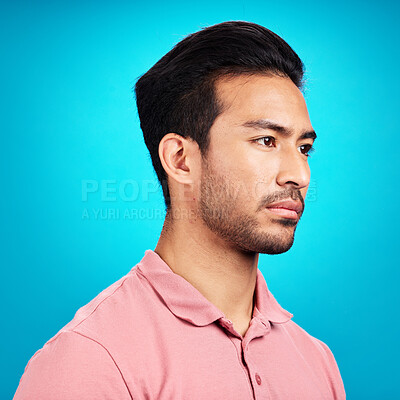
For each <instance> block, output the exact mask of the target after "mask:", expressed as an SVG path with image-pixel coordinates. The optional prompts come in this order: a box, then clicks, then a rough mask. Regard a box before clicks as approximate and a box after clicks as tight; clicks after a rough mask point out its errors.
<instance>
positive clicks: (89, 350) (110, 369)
mask: <svg viewBox="0 0 400 400" xmlns="http://www.w3.org/2000/svg"><path fill="white" fill-rule="evenodd" d="M144 285H146V282H144V280H143V279H142V278H141V277H140V275H139V274H137V271H136V268H132V270H131V271H130V272H129V273H128V274H127V275H125V276H124V277H122V278H121V279H119V280H118V281H116V282H114V283H113V284H112V285H110V286H109V287H107V288H106V289H104V290H103V291H102V292H101V293H99V294H98V295H97V296H96V297H95V298H94V299H92V300H91V301H90V302H89V303H87V304H86V305H84V306H83V307H81V308H80V309H79V310H78V311H77V312H76V314H75V316H74V318H73V319H72V320H71V321H70V322H69V323H68V324H67V325H65V326H64V327H63V328H62V329H61V330H60V331H59V332H57V334H56V335H55V336H53V337H52V338H51V339H49V340H48V341H47V342H46V343H45V345H44V346H43V347H42V348H41V349H40V350H38V351H37V352H36V353H35V354H34V355H33V356H32V358H31V359H30V360H29V362H28V364H27V366H26V368H25V371H24V374H23V376H22V378H21V380H20V384H19V386H18V390H17V392H16V395H15V400H22V399H28V398H29V399H32V398H40V399H42V400H45V399H49V400H50V399H51V400H56V399H62V400H65V399H70V398H71V399H77V398H79V399H86V398H90V399H92V398H96V399H103V398H121V399H130V398H131V397H130V396H129V391H128V389H127V388H126V385H125V382H124V377H123V375H122V374H121V372H120V369H119V365H118V359H117V357H116V354H115V353H117V352H116V351H115V349H116V347H115V346H113V344H114V343H115V342H116V341H118V335H116V332H117V333H118V332H121V331H124V329H121V324H123V323H124V321H125V323H126V321H131V320H132V319H129V318H127V315H129V314H132V313H133V314H134V310H135V309H138V308H140V304H138V302H139V301H140V299H142V301H143V297H146V294H145V293H146V290H145V289H144V288H143V286H144ZM125 331H126V330H125ZM117 349H118V347H117ZM62 393H68V395H66V394H65V395H62ZM83 393H88V396H87V397H84V395H83ZM68 396H69V397H68Z"/></svg>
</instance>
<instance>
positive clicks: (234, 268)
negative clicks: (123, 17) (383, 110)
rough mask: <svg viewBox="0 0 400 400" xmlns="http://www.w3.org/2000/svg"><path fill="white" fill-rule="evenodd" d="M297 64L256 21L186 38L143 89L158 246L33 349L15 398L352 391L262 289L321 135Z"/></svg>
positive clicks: (294, 215)
mask: <svg viewBox="0 0 400 400" xmlns="http://www.w3.org/2000/svg"><path fill="white" fill-rule="evenodd" d="M302 79H303V64H302V62H301V60H300V59H299V57H298V56H297V55H296V53H295V52H294V51H293V50H292V49H291V48H290V47H289V45H288V44H287V43H286V42H285V41H283V40H282V39H281V38H280V37H278V36H277V35H276V34H274V33H273V32H271V31H269V30H267V29H266V28H264V27H261V26H259V25H256V24H252V23H247V22H239V21H231V22H226V23H222V24H218V25H214V26H211V27H208V28H206V29H203V30H201V31H199V32H196V33H194V34H192V35H189V36H188V37H186V38H185V39H183V40H182V41H181V42H180V43H178V44H177V45H176V46H175V47H174V48H173V49H172V50H171V51H170V52H169V53H168V54H166V55H165V56H164V57H163V58H162V59H161V60H159V61H158V62H157V63H156V64H155V65H154V66H153V67H152V68H151V69H150V70H149V71H148V72H147V73H146V74H144V75H143V76H142V77H141V78H140V79H139V80H138V82H137V84H136V99H137V105H138V110H139V117H140V122H141V128H142V130H143V133H144V138H145V142H146V145H147V147H148V149H149V152H150V155H151V158H152V162H153V165H154V168H155V171H156V173H157V176H158V178H159V180H160V183H161V185H162V188H163V193H164V197H165V204H166V208H167V213H166V218H165V223H164V226H163V229H162V232H161V235H160V238H159V241H158V244H157V246H156V248H155V249H154V251H153V250H146V252H145V254H144V257H143V258H142V260H141V261H140V262H139V263H138V264H137V265H136V266H135V267H134V268H133V269H132V270H131V271H130V272H129V273H128V274H127V275H126V276H125V277H123V278H121V279H120V280H119V281H118V282H116V283H114V284H113V285H112V286H110V287H109V288H107V289H106V290H104V291H103V292H102V293H100V294H99V295H98V296H97V297H96V298H95V299H94V300H92V301H91V302H90V303H89V304H87V305H86V306H84V307H83V308H81V309H80V310H79V311H78V312H77V314H76V315H75V317H74V319H73V320H72V321H71V322H70V323H69V324H68V325H66V326H65V327H64V328H63V329H62V330H61V331H60V332H59V333H58V334H57V335H56V336H55V337H53V338H52V339H51V340H49V341H48V342H47V343H46V344H45V346H44V347H43V349H41V350H39V351H38V352H37V353H36V354H35V355H34V356H33V357H32V359H31V360H30V362H29V363H28V366H27V368H26V370H25V373H24V375H23V377H22V379H21V382H20V386H19V388H18V390H17V393H16V395H15V399H16V400H21V399H49V400H50V399H51V400H56V399H60V400H61V399H62V400H67V399H68V400H69V399H71V400H72V399H96V400H99V399H119V400H125V399H143V400H144V399H221V398H226V399H230V400H231V399H240V400H243V399H290V400H294V399H306V400H313V399H315V400H322V399H345V391H344V387H343V383H342V380H341V377H340V373H339V370H338V367H337V364H336V362H335V359H334V356H333V355H332V353H331V351H330V350H329V348H328V347H327V345H326V344H324V343H323V342H321V341H320V340H318V339H316V338H314V337H312V336H310V335H309V334H307V333H306V332H305V331H304V330H303V329H302V328H300V327H299V326H298V325H297V324H296V323H295V322H293V321H292V320H291V318H292V316H293V315H292V314H291V313H289V312H288V311H286V310H284V309H283V308H282V307H281V306H280V305H279V304H278V303H277V301H276V300H275V299H274V297H273V296H272V294H271V293H270V292H269V291H268V288H267V285H266V282H265V280H264V278H263V276H262V274H261V272H260V270H259V269H258V267H257V264H258V257H259V253H266V254H279V253H283V252H286V251H288V250H289V249H290V247H291V246H292V243H293V239H294V232H295V229H296V227H297V224H298V222H299V219H300V217H301V215H302V213H303V210H304V198H305V196H306V192H307V188H308V185H309V180H310V168H309V165H308V157H309V155H310V152H311V151H312V149H313V142H314V140H315V139H316V134H315V132H314V130H313V127H312V125H311V122H310V119H309V115H308V112H307V107H306V104H305V101H304V98H303V95H302V93H301V91H300V88H301V85H302Z"/></svg>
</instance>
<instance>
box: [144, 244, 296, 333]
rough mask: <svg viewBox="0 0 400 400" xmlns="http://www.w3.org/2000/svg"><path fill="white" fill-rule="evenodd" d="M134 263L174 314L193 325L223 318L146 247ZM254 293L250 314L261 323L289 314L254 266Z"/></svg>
mask: <svg viewBox="0 0 400 400" xmlns="http://www.w3.org/2000/svg"><path fill="white" fill-rule="evenodd" d="M136 267H137V268H138V270H139V272H140V273H141V275H143V276H144V277H145V278H146V279H147V281H148V282H149V283H150V285H151V286H152V287H153V289H154V290H155V291H156V292H157V293H158V294H159V295H160V296H161V298H162V299H163V300H164V302H165V304H166V306H167V307H168V308H169V310H170V311H171V312H172V313H173V314H174V315H176V316H177V317H179V318H181V319H184V320H186V321H188V322H190V323H192V324H194V325H197V326H205V325H209V324H211V323H213V322H214V321H216V320H218V319H220V318H225V316H224V313H223V312H222V311H221V310H219V309H218V308H217V307H216V306H215V305H214V304H212V303H211V302H210V301H209V300H207V299H206V298H205V297H204V296H203V295H202V294H201V293H200V292H199V291H198V290H197V289H196V288H195V287H194V286H192V285H191V284H190V283H189V282H188V281H186V280H185V279H184V278H183V277H182V276H180V275H178V274H176V273H174V272H173V271H172V270H171V268H170V267H169V266H168V264H167V263H166V262H165V261H164V260H163V259H162V258H161V257H160V256H159V255H158V254H157V253H156V252H154V251H153V250H146V251H145V254H144V256H143V258H142V260H141V261H140V262H139V263H138V264H137V266H136ZM255 295H256V297H255V306H254V311H253V316H254V317H257V318H259V319H260V320H261V321H263V322H264V323H266V321H270V322H273V323H284V322H287V321H289V320H290V319H291V318H292V317H293V315H292V314H291V313H290V312H288V311H286V310H285V309H283V308H282V307H281V306H280V305H279V304H278V302H277V301H276V300H275V298H274V297H273V296H272V294H271V293H270V292H269V290H268V287H267V284H266V282H265V279H264V277H263V275H262V273H261V271H260V270H259V269H257V280H256V288H255Z"/></svg>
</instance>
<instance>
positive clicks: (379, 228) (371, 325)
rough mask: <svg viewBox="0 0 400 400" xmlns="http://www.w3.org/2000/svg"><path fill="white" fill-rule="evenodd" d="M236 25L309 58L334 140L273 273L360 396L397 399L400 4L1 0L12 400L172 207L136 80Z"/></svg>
mask: <svg viewBox="0 0 400 400" xmlns="http://www.w3.org/2000/svg"><path fill="white" fill-rule="evenodd" d="M234 19H240V20H247V21H252V22H256V23H259V24H262V25H264V26H266V27H268V28H270V29H272V30H273V31H275V32H276V33H277V34H279V35H281V36H282V37H283V38H284V39H285V40H286V41H287V42H288V43H289V44H290V45H291V46H292V47H293V48H294V49H295V51H296V52H297V53H298V54H299V56H300V57H301V58H302V59H303V61H304V63H305V65H306V68H307V89H306V91H305V96H306V101H307V103H308V106H309V112H310V116H311V121H312V123H313V125H314V128H315V130H316V131H317V133H318V139H317V141H316V152H315V153H314V154H313V155H312V156H311V159H310V165H311V170H312V179H311V185H310V189H309V195H308V196H307V204H306V211H305V214H304V215H303V217H302V220H301V222H300V225H299V227H298V229H297V231H296V240H295V244H294V246H293V247H292V249H291V250H290V251H289V252H288V253H286V254H283V255H279V256H265V255H263V256H261V257H260V264H259V265H260V269H261V270H262V272H263V274H264V276H265V278H266V280H267V283H268V285H269V288H270V290H271V292H272V293H273V294H274V296H275V297H276V298H277V299H278V301H279V302H280V303H281V305H282V306H283V307H284V308H286V309H287V310H289V311H290V312H292V313H293V314H294V318H293V319H294V321H295V322H297V323H298V324H299V325H301V326H302V327H303V328H304V329H306V330H307V331H308V332H309V333H310V334H312V335H313V336H316V337H318V338H319V339H321V340H323V341H324V342H325V343H327V344H328V345H329V347H330V348H331V350H332V351H333V353H334V355H335V358H336V360H337V363H338V365H339V368H340V371H341V374H342V377H343V381H344V384H345V388H346V391H347V395H348V398H349V399H363V400H366V399H379V400H383V399H395V398H399V397H398V396H400V391H399V389H398V382H396V380H395V376H396V375H397V378H398V372H399V369H398V359H399V356H400V354H399V353H400V352H399V345H398V339H399V336H400V335H399V334H400V332H399V331H400V330H399V318H398V315H397V311H398V309H399V295H398V284H399V272H398V270H399V264H400V263H399V261H398V253H397V252H398V233H397V232H398V227H399V222H400V221H399V210H398V206H399V200H398V199H399V181H400V174H399V171H400V165H399V158H400V157H399V156H400V154H399V138H398V136H399V132H398V121H397V120H396V119H395V118H396V117H395V116H396V115H398V110H399V106H400V101H399V93H400V85H399V62H400V57H399V56H400V54H399V45H398V43H399V31H398V27H397V23H398V19H399V5H398V3H397V4H396V3H395V2H387V1H380V2H375V3H373V2H368V1H345V2H344V1H339V2H336V3H335V4H328V3H326V4H321V3H320V2H316V1H301V2H300V1H282V2H277V1H274V2H272V1H251V0H247V1H243V0H242V1H235V0H233V1H232V0H231V1H208V0H207V1H203V2H202V3H201V4H200V3H199V4H195V3H189V2H187V1H173V2H172V3H171V2H156V1H152V2H118V1H112V2H99V1H79V2H78V1H75V2H74V1H72V2H64V3H61V2H44V1H36V2H35V4H32V2H22V1H14V2H11V1H9V2H8V3H5V2H2V3H1V10H0V34H1V36H0V37H1V38H2V39H1V45H0V46H1V48H0V50H1V54H2V61H1V65H0V69H1V82H2V83H1V92H0V93H1V95H0V115H1V120H0V122H1V125H0V129H1V157H0V163H1V169H0V171H1V172H0V173H1V196H0V201H1V204H0V206H1V219H2V224H1V242H0V243H1V244H0V246H1V247H0V262H1V271H2V280H3V285H2V289H1V291H0V296H1V298H0V300H1V303H0V304H1V317H2V329H1V342H0V343H1V349H0V351H1V355H2V358H3V362H2V363H1V369H2V371H1V376H2V382H3V383H2V385H1V389H0V390H1V392H0V398H1V399H3V398H4V399H7V398H11V397H12V395H13V394H14V392H15V390H16V388H17V385H18V382H19V379H20V376H21V375H22V373H23V370H24V367H25V365H26V363H27V362H28V360H29V359H30V357H31V356H32V355H33V353H34V352H35V351H36V350H37V349H39V348H40V347H42V346H43V344H44V343H45V342H46V341H47V340H48V339H49V338H50V337H51V336H53V335H54V334H55V333H56V332H57V331H58V330H59V329H60V328H61V327H62V326H64V325H65V324H66V323H67V322H68V321H70V320H71V319H72V318H73V316H74V313H75V311H76V310H77V309H78V308H79V307H81V306H83V305H84V304H86V303H87V302H88V301H90V300H91V299H92V298H93V297H94V296H95V295H96V294H97V293H99V292H100V291H101V290H103V289H104V288H105V287H107V286H108V285H110V284H111V283H113V282H114V281H115V280H117V279H119V278H120V277H121V276H123V275H125V274H126V273H127V272H128V271H129V270H130V269H131V268H132V267H133V266H134V265H135V264H136V263H137V262H138V261H139V260H140V259H141V257H142V256H143V254H144V250H146V249H148V248H150V249H154V247H155V245H156V243H157V239H158V236H159V233H160V230H161V227H162V222H163V213H164V208H163V201H162V195H161V191H160V190H155V185H154V182H155V174H154V173H153V171H152V167H151V163H150V159H149V156H148V154H147V149H146V148H145V145H144V142H143V139H142V134H141V131H140V128H139V121H138V117H137V112H136V106H135V102H134V100H133V95H132V91H131V88H132V86H133V85H134V83H135V80H136V78H137V77H138V76H139V75H141V74H142V73H144V72H145V71H146V70H147V69H148V68H150V67H151V66H152V65H153V64H154V63H155V62H156V61H157V60H158V59H159V58H160V57H161V56H162V55H163V54H165V53H166V52H167V51H168V50H169V49H170V48H171V47H172V46H173V45H174V44H175V43H176V42H178V41H179V40H181V39H182V38H183V37H184V36H185V35H187V34H189V33H191V32H193V31H196V30H198V29H200V28H202V27H205V26H208V25H211V24H215V23H218V22H222V21H225V20H234ZM88 185H89V186H88ZM93 185H98V188H97V190H95V189H96V186H93ZM135 185H137V186H135ZM88 187H90V188H92V189H93V190H92V192H90V193H88V194H87V199H86V198H85V194H86V193H87V191H86V188H88ZM121 193H122V194H121ZM132 209H134V210H138V211H136V212H137V214H134V213H133V214H131V213H130V211H129V210H132ZM85 210H86V211H85ZM96 210H97V211H98V214H97V218H96V216H95V215H96V214H95V213H96ZM99 210H100V211H99ZM110 210H111V211H110ZM113 210H114V211H113ZM118 210H119V211H118ZM127 210H128V211H127ZM140 210H141V211H140ZM146 210H147V211H146ZM149 210H150V211H154V210H156V211H157V210H158V211H157V212H156V213H153V212H149ZM85 212H87V214H85ZM118 212H119V213H120V214H119V215H118V214H117V213H118ZM113 213H114V214H113ZM127 213H128V214H127ZM113 216H114V217H113Z"/></svg>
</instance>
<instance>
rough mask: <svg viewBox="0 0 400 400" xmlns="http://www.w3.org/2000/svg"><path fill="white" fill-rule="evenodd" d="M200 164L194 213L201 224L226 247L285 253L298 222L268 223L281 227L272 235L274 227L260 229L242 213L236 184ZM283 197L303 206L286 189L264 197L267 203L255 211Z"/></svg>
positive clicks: (243, 210)
mask: <svg viewBox="0 0 400 400" xmlns="http://www.w3.org/2000/svg"><path fill="white" fill-rule="evenodd" d="M203 161H204V163H203V170H202V176H201V185H200V199H199V210H198V211H199V216H200V217H201V218H202V220H203V222H204V223H205V225H206V226H207V227H208V228H209V229H210V230H211V231H212V232H214V233H215V234H216V235H217V236H219V237H220V238H222V239H223V240H225V241H226V242H228V243H229V244H230V245H233V246H235V247H237V248H238V249H240V250H241V251H243V252H246V253H262V254H281V253H284V252H286V251H288V250H289V249H290V248H291V247H292V245H293V242H294V232H295V230H296V227H297V222H298V220H292V219H284V218H279V219H275V220H273V221H271V226H272V224H279V225H280V226H282V231H281V232H280V233H276V229H275V227H273V229H271V230H268V228H263V227H262V226H261V224H260V223H259V221H258V220H257V219H256V218H255V216H253V215H250V214H249V213H246V211H245V206H243V205H241V204H239V201H238V199H239V197H240V196H237V195H235V188H237V184H236V185H235V184H233V182H230V181H229V178H227V177H224V176H221V175H219V174H218V172H217V171H213V170H212V169H211V166H210V164H211V163H209V162H207V160H206V159H204V160H203ZM287 198H293V200H298V199H299V198H300V200H301V201H302V203H303V207H304V201H303V198H302V196H301V194H300V192H299V191H298V190H293V189H290V191H287V190H286V191H285V192H284V193H283V192H280V193H279V194H278V196H277V195H276V194H275V195H273V196H267V198H266V199H270V201H268V202H266V199H263V205H262V206H260V207H258V208H257V210H258V211H257V212H259V211H260V210H262V208H264V207H265V205H267V204H268V203H271V202H274V201H279V200H283V199H287ZM262 212H264V211H262ZM293 226H294V229H293V230H290V232H289V227H293Z"/></svg>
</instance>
